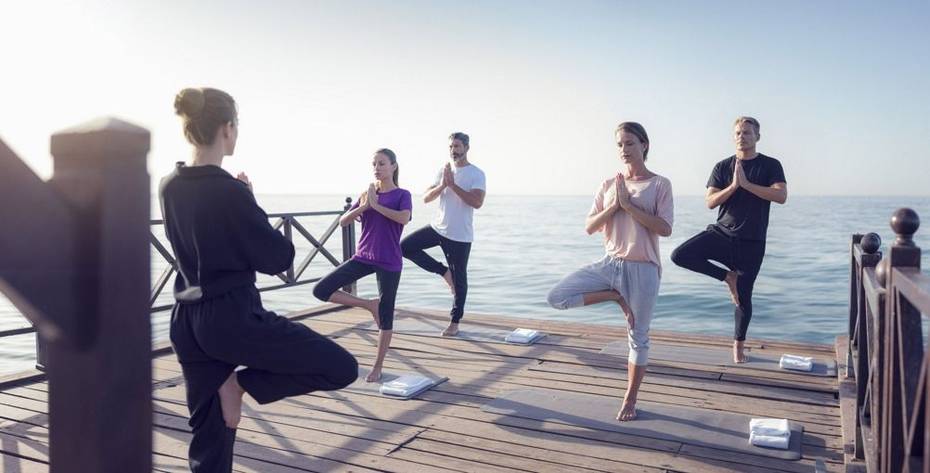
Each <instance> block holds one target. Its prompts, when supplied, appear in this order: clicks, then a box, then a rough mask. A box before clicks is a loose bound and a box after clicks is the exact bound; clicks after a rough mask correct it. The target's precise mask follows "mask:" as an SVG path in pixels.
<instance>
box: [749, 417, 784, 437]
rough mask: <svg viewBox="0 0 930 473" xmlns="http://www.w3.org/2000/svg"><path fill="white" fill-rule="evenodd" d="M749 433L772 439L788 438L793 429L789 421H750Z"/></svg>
mask: <svg viewBox="0 0 930 473" xmlns="http://www.w3.org/2000/svg"><path fill="white" fill-rule="evenodd" d="M749 433H754V434H756V435H766V436H770V437H788V436H790V435H791V428H790V427H788V419H752V420H750V421H749Z"/></svg>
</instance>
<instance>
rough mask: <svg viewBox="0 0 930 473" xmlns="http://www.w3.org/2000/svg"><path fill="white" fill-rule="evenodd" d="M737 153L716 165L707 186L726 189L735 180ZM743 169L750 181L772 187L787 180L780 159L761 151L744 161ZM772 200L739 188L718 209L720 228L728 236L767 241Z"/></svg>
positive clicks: (718, 224) (718, 225)
mask: <svg viewBox="0 0 930 473" xmlns="http://www.w3.org/2000/svg"><path fill="white" fill-rule="evenodd" d="M735 163H736V156H730V157H729V158H727V159H724V160H723V161H720V162H719V163H717V164H716V165H715V166H714V170H713V171H712V172H711V173H710V179H708V180H707V187H716V188H717V189H724V188H726V187H727V186H729V185H730V182H732V181H733V166H734V164H735ZM742 163H743V171H744V172H745V174H746V178H747V179H749V182H751V183H753V184H757V185H760V186H765V187H769V186H771V185H772V184H775V183H776V182H787V181H786V180H785V171H784V170H783V169H782V167H781V163H780V162H778V160H777V159H775V158H772V157H769V156H766V155H764V154H762V153H759V154H758V155H757V156H756V157H755V158H753V159H750V160H746V161H743V162H742ZM770 206H771V202H769V201H768V200H765V199H763V198H761V197H758V196H756V195H755V194H753V193H752V192H749V191H747V190H746V189H743V188H739V189H737V190H736V192H734V193H733V195H731V196H730V198H729V199H727V201H726V202H724V203H723V204H720V207H719V210H718V212H717V227H718V228H719V229H720V230H722V231H723V232H724V233H726V234H727V235H730V236H733V237H737V238H740V239H742V240H757V241H765V233H766V230H767V229H768V227H769V207H770Z"/></svg>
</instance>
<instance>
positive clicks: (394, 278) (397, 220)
mask: <svg viewBox="0 0 930 473" xmlns="http://www.w3.org/2000/svg"><path fill="white" fill-rule="evenodd" d="M371 167H372V169H373V170H374V174H375V179H376V181H377V182H375V183H372V184H371V185H370V186H369V187H368V192H366V193H364V194H362V195H361V196H359V199H358V201H356V202H355V205H354V206H353V207H352V208H351V209H350V210H349V212H346V213H345V214H344V215H343V216H342V218H340V219H339V223H340V224H341V225H342V226H346V225H352V223H353V222H354V221H355V220H356V219H360V220H361V221H362V237H361V238H360V239H359V242H358V250H357V251H356V253H355V256H354V257H352V259H351V260H349V261H346V262H345V263H343V264H342V265H341V266H339V267H338V268H336V269H335V270H333V272H331V273H329V274H328V275H326V277H324V278H323V279H321V280H320V282H318V283H317V285H316V287H315V288H314V289H313V295H314V296H316V298H317V299H320V300H321V301H326V302H333V303H336V304H342V305H348V306H352V307H361V308H364V309H368V311H369V312H371V315H372V317H374V319H375V323H376V324H378V328H379V329H380V335H379V337H378V357H377V358H376V359H375V364H374V366H372V367H371V373H369V374H368V377H367V378H366V380H367V381H368V382H374V381H377V380H378V379H380V378H381V364H382V363H383V362H384V355H385V354H386V353H387V350H388V347H389V346H390V345H391V334H392V332H391V330H392V328H393V325H394V300H395V298H396V297H397V285H398V284H399V283H400V270H401V266H402V261H403V260H402V255H401V251H400V234H401V232H403V230H404V225H406V224H407V223H408V222H410V214H411V211H412V209H413V204H412V201H411V199H410V192H408V191H407V190H405V189H401V188H400V187H397V174H398V168H397V156H396V155H395V154H394V152H393V151H391V150H389V149H387V148H383V149H379V150H378V151H375V155H374V157H373V158H372V161H371ZM371 273H375V274H376V275H377V278H378V297H377V298H375V299H362V298H359V297H356V296H353V295H352V294H349V293H348V292H345V291H342V290H340V289H339V288H340V287H344V286H346V285H348V284H351V283H353V282H355V281H358V280H359V279H361V278H363V277H365V276H368V275H369V274H371Z"/></svg>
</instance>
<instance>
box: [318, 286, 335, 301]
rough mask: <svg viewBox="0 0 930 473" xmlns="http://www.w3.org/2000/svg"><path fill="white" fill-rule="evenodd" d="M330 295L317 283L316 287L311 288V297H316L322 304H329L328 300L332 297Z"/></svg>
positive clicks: (330, 293)
mask: <svg viewBox="0 0 930 473" xmlns="http://www.w3.org/2000/svg"><path fill="white" fill-rule="evenodd" d="M332 295H333V293H332V292H330V291H327V290H326V288H325V287H322V286H320V284H319V283H317V285H316V286H313V297H316V298H317V299H319V300H321V301H323V302H329V298H330V297H332Z"/></svg>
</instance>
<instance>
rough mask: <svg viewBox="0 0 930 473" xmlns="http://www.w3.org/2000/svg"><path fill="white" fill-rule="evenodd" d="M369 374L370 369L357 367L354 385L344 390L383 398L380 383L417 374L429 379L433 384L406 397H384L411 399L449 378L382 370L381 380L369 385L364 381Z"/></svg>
mask: <svg viewBox="0 0 930 473" xmlns="http://www.w3.org/2000/svg"><path fill="white" fill-rule="evenodd" d="M370 372H371V370H370V369H368V368H365V367H362V366H359V367H358V379H356V380H355V382H354V383H352V384H350V385H348V386H346V387H345V390H346V391H351V392H355V393H359V394H368V395H371V396H384V395H383V394H381V383H386V382H388V381H391V380H393V379H395V378H398V377H400V376H401V375H403V374H418V375H421V376H425V377H427V378H430V379H431V380H432V381H433V384H430V385H429V386H426V387H424V388H423V389H421V390H419V391H417V392H415V393H410V395H409V396H406V397H400V396H384V397H389V398H392V399H412V398H415V397H417V396H419V395H420V394H421V393H424V392H426V391H429V390H430V389H433V388H435V387H436V386H439V385H440V384H442V383H444V382H446V381H448V380H449V378H447V377H445V376H433V375H427V374H423V373H418V372H413V371H412V372H410V373H394V372H390V371H384V370H382V371H381V379H380V380H378V381H375V382H373V383H369V382H368V381H365V377H366V376H368V373H370Z"/></svg>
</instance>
